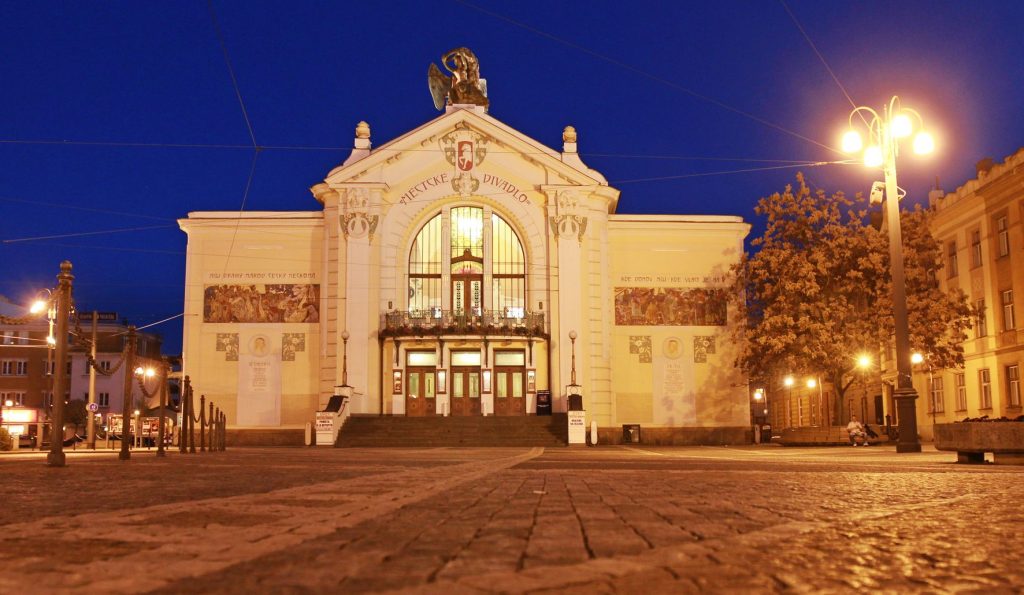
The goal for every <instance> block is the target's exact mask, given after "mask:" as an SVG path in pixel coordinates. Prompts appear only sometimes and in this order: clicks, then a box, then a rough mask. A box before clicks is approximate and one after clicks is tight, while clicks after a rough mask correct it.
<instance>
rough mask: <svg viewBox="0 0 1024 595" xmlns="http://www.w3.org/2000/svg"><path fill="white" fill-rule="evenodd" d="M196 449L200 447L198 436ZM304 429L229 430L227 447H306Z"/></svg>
mask: <svg viewBox="0 0 1024 595" xmlns="http://www.w3.org/2000/svg"><path fill="white" fill-rule="evenodd" d="M196 438H197V440H196V448H198V447H199V440H198V436H197V437H196ZM305 438H306V436H305V430H304V429H303V428H294V429H292V428H283V429H277V428H275V429H266V430H259V429H252V430H233V429H231V428H228V431H227V445H228V448H230V447H232V446H305Z"/></svg>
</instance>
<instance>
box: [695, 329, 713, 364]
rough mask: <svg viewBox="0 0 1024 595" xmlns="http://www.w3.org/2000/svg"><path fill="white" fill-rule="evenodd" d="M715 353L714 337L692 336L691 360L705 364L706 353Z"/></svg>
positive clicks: (706, 359)
mask: <svg viewBox="0 0 1024 595" xmlns="http://www.w3.org/2000/svg"><path fill="white" fill-rule="evenodd" d="M714 354H715V338H714V337H704V336H700V335H698V336H696V337H694V338H693V361H694V362H696V363H698V364H705V363H707V361H708V355H714Z"/></svg>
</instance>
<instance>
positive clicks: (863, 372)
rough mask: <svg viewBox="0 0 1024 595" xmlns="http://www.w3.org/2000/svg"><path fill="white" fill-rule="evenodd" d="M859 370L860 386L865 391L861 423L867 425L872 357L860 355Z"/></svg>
mask: <svg viewBox="0 0 1024 595" xmlns="http://www.w3.org/2000/svg"><path fill="white" fill-rule="evenodd" d="M857 368H858V369H859V370H860V386H861V389H862V390H863V391H864V406H863V407H862V409H861V412H860V413H861V418H862V419H861V421H862V422H863V423H865V424H867V423H868V412H867V402H868V370H869V369H870V368H871V356H870V355H868V354H866V353H862V354H860V355H858V356H857ZM875 415H878V413H877V412H876V413H875ZM875 421H878V420H877V419H876V420H875ZM839 423H842V420H840V422H839Z"/></svg>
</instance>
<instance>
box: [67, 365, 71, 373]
mask: <svg viewBox="0 0 1024 595" xmlns="http://www.w3.org/2000/svg"><path fill="white" fill-rule="evenodd" d="M67 373H68V376H71V362H68V365H67Z"/></svg>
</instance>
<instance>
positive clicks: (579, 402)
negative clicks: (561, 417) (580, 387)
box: [568, 394, 583, 411]
mask: <svg viewBox="0 0 1024 595" xmlns="http://www.w3.org/2000/svg"><path fill="white" fill-rule="evenodd" d="M568 401H569V403H568V408H569V411H583V395H572V394H571V395H569V398H568Z"/></svg>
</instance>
